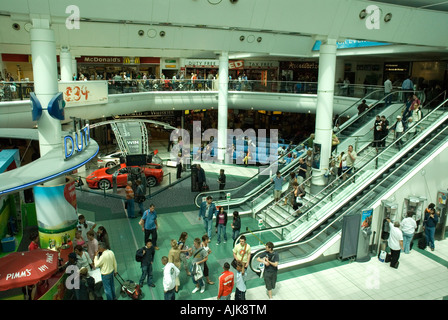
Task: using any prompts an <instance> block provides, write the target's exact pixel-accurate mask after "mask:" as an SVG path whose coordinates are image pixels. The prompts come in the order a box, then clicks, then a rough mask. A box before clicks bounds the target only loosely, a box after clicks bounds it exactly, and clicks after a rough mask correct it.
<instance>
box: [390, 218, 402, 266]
mask: <svg viewBox="0 0 448 320" xmlns="http://www.w3.org/2000/svg"><path fill="white" fill-rule="evenodd" d="M386 220H387V222H389V227H390V232H389V239H388V240H387V243H388V245H389V248H390V266H391V268H395V269H397V268H398V264H399V262H398V260H399V259H400V251H401V250H403V249H404V248H403V232H402V231H401V230H400V222H398V221H395V222H394V223H392V222H391V221H390V219H389V218H387V219H386Z"/></svg>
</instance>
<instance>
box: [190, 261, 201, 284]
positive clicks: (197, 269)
mask: <svg viewBox="0 0 448 320" xmlns="http://www.w3.org/2000/svg"><path fill="white" fill-rule="evenodd" d="M192 271H193V272H192V273H193V277H194V280H195V281H198V280H199V279H202V277H203V276H204V273H203V272H202V268H201V266H200V265H198V264H197V263H195V264H194V265H193V270H192Z"/></svg>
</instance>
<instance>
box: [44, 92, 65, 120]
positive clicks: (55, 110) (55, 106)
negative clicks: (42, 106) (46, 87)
mask: <svg viewBox="0 0 448 320" xmlns="http://www.w3.org/2000/svg"><path fill="white" fill-rule="evenodd" d="M64 107H65V101H64V95H63V93H62V92H59V93H57V94H56V95H55V96H54V97H53V98H52V99H51V100H50V102H49V103H48V108H47V111H48V114H49V115H50V116H52V117H53V118H55V119H58V120H64V119H65V116H64Z"/></svg>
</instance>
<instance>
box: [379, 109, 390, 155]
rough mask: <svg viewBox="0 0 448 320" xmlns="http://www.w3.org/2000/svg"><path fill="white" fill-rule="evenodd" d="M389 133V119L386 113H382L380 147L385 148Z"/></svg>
mask: <svg viewBox="0 0 448 320" xmlns="http://www.w3.org/2000/svg"><path fill="white" fill-rule="evenodd" d="M388 135H389V120H387V118H386V116H385V115H382V116H381V131H380V143H379V147H383V148H384V147H385V146H386V139H387V136H388Z"/></svg>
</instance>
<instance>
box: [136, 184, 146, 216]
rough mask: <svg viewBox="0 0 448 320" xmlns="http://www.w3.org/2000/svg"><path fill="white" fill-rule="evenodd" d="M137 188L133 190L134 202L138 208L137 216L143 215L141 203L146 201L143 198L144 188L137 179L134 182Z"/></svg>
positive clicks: (143, 210) (143, 209)
mask: <svg viewBox="0 0 448 320" xmlns="http://www.w3.org/2000/svg"><path fill="white" fill-rule="evenodd" d="M135 183H136V185H137V187H136V189H135V199H134V202H137V205H138V208H139V210H140V211H139V214H140V215H143V212H145V208H144V207H143V203H144V202H145V200H146V197H145V186H144V185H143V184H142V180H140V179H137V180H136V181H135Z"/></svg>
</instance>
